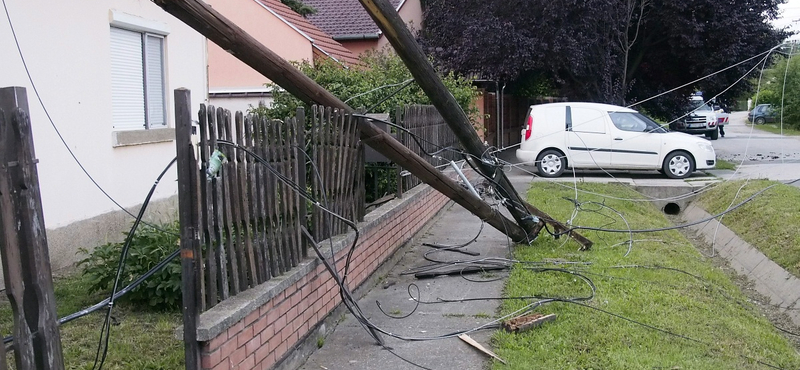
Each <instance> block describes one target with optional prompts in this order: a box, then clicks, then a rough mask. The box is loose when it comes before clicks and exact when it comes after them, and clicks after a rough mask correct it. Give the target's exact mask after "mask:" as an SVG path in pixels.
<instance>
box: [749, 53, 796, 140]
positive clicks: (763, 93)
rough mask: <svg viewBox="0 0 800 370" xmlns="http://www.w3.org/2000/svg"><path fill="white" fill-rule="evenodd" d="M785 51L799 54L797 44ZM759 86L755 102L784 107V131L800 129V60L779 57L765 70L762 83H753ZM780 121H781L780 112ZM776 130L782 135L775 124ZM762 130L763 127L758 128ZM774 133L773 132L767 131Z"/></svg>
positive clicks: (755, 93)
mask: <svg viewBox="0 0 800 370" xmlns="http://www.w3.org/2000/svg"><path fill="white" fill-rule="evenodd" d="M785 49H786V50H783V51H784V52H785V53H787V54H795V53H797V46H796V44H788V47H787V48H785ZM751 84H752V85H753V86H757V87H758V90H757V91H756V92H754V95H753V97H752V99H753V101H754V102H756V103H758V104H765V103H767V104H772V107H773V108H779V107H781V106H783V122H784V129H787V128H791V129H794V130H798V129H800V60H798V58H788V57H786V56H784V55H781V54H779V55H777V56H775V57H774V58H773V64H772V66H771V67H770V68H767V69H765V70H764V73H763V76H762V77H761V83H760V84H759V83H758V80H757V79H754V80H753V83H751ZM778 114H779V116H778V119H779V120H780V111H779V113H778ZM773 126H774V128H775V129H777V130H778V133H780V127H779V126H778V125H777V124H775V125H773ZM757 127H758V128H761V126H757ZM767 131H770V132H774V131H771V130H767Z"/></svg>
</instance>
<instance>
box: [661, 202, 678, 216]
mask: <svg viewBox="0 0 800 370" xmlns="http://www.w3.org/2000/svg"><path fill="white" fill-rule="evenodd" d="M664 213H666V214H668V215H677V214H678V213H681V206H679V205H678V203H674V202H670V203H667V204H666V205H665V206H664Z"/></svg>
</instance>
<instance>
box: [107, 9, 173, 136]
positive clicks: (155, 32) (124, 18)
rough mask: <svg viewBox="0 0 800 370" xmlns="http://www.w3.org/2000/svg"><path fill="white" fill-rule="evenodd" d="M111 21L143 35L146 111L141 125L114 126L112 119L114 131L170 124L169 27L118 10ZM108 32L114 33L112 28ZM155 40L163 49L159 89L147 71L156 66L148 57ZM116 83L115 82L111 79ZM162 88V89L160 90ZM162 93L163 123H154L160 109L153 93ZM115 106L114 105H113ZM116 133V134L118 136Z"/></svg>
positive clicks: (137, 129) (143, 75) (118, 27)
mask: <svg viewBox="0 0 800 370" xmlns="http://www.w3.org/2000/svg"><path fill="white" fill-rule="evenodd" d="M109 21H110V22H109V23H110V28H116V29H119V30H123V31H129V32H135V33H138V34H139V35H140V37H141V46H142V49H141V52H140V58H141V62H142V76H141V78H142V89H143V100H142V108H143V110H144V123H143V125H142V127H141V128H131V127H114V126H113V125H114V124H115V122H113V120H112V129H113V130H114V131H120V132H122V131H140V130H158V129H162V128H168V127H169V121H170V120H169V111H168V109H167V107H168V104H169V102H168V95H167V65H166V59H167V55H166V46H167V45H166V36H167V35H168V34H169V27H168V26H167V24H165V23H161V22H157V21H152V20H148V19H144V18H141V17H137V16H134V15H131V14H127V13H123V12H119V11H116V10H111V11H110V12H109ZM109 32H113V31H111V30H109ZM154 39H158V40H160V43H161V47H160V52H161V55H160V57H159V58H158V62H160V63H161V65H160V68H159V70H160V72H161V75H160V76H158V78H157V79H159V80H160V84H161V86H160V87H161V88H160V89H156V90H154V89H152V88H148V83H149V81H148V79H149V77H152V74H148V73H149V72H150V71H148V69H149V68H148V67H153V66H152V65H148V63H150V62H152V60H149V59H153V58H149V56H150V55H149V54H148V53H149V51H148V50H150V48H149V47H148V43H150V42H152V41H153V40H154ZM112 83H113V82H112ZM159 90H160V91H159ZM154 92H155V93H160V95H161V97H160V99H158V100H160V105H161V107H160V108H161V112H160V114H161V117H162V121H163V122H158V123H156V122H154V121H155V120H156V119H157V117H156V116H157V112H156V111H155V110H154V109H158V108H157V107H156V108H153V107H152V99H151V98H153V95H152V94H153V93H154ZM112 109H113V108H112ZM115 136H117V135H115ZM115 141H116V142H115V145H130V144H129V143H121V142H119V140H115Z"/></svg>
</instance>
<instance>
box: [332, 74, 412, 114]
mask: <svg viewBox="0 0 800 370" xmlns="http://www.w3.org/2000/svg"><path fill="white" fill-rule="evenodd" d="M411 82H414V79H413V78H409V79H407V80H405V81H402V82H398V83H395V84H388V85H383V86H378V87H376V88H374V89H372V90H369V91H365V92H363V93H360V94H356V95H353V96H351V97H349V98H347V100H345V101H344V102H343V103H345V104H347V102H349V101H351V100H353V99H355V98H358V97H360V96H364V95H367V94H369V93H372V92H375V91H378V90H382V89H385V88H387V87H395V86H400V85H404V86H403V87H405V86H407V84H409V83H411ZM401 89H402V88H401ZM395 94H396V93H395ZM392 95H394V94H392ZM378 105H380V104H378ZM369 111H370V110H367V112H369Z"/></svg>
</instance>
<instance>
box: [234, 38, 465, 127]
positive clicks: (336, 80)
mask: <svg viewBox="0 0 800 370" xmlns="http://www.w3.org/2000/svg"><path fill="white" fill-rule="evenodd" d="M359 61H360V62H361V65H360V66H350V67H349V68H343V67H342V66H341V65H340V64H339V63H337V62H335V61H333V60H331V59H320V60H317V61H315V63H314V64H311V63H310V62H308V61H303V62H302V63H295V65H296V66H297V68H299V69H300V71H302V72H303V73H304V74H305V75H306V76H308V77H310V78H311V79H312V80H314V81H315V82H316V83H317V84H319V85H320V86H322V87H324V88H325V89H326V90H328V91H330V92H331V93H332V94H333V95H335V96H336V97H337V98H339V99H341V100H342V101H345V102H347V105H349V106H350V107H353V108H356V109H357V108H362V107H363V108H368V107H371V106H373V105H374V104H377V103H378V102H379V101H380V100H381V99H382V98H383V97H385V96H388V95H389V94H391V93H392V92H394V91H395V90H397V89H398V88H399V87H400V86H399V84H401V83H402V82H403V81H406V80H408V79H410V78H411V72H409V71H408V68H406V66H405V64H403V61H402V60H401V59H400V57H399V56H397V54H395V53H394V51H392V50H391V49H386V50H383V51H380V52H379V51H369V52H366V53H364V54H362V55H361V56H360V57H359ZM442 81H443V82H444V84H445V86H447V88H448V89H449V90H450V93H452V94H453V96H454V97H455V98H456V101H458V104H459V105H460V106H461V108H462V109H464V111H465V112H466V113H467V114H468V115H470V117H473V118H474V117H476V115H477V112H478V110H477V108H476V107H475V105H474V103H475V99H476V98H477V97H478V91H477V89H475V87H473V86H472V81H471V80H469V79H467V78H463V77H460V76H456V75H455V74H452V73H450V74H447V75H444V76H442ZM395 84H397V85H398V86H389V85H395ZM267 86H268V87H272V88H273V93H272V97H273V103H272V106H271V107H266V106H259V107H253V108H251V110H250V111H251V112H253V113H256V114H259V115H264V116H268V117H273V118H283V117H291V116H294V114H295V111H296V109H297V108H298V107H301V106H304V105H303V103H302V102H301V101H300V100H299V99H297V98H295V97H294V96H293V95H292V94H290V93H288V92H287V91H286V90H283V89H281V88H280V87H279V86H278V85H274V84H267ZM381 87H382V88H381ZM359 94H361V95H359ZM407 104H430V99H428V97H427V96H426V95H425V93H424V92H423V91H422V89H421V88H420V87H419V86H418V85H417V84H416V83H412V84H411V85H409V86H408V87H406V88H405V89H403V90H402V91H400V92H399V93H397V94H396V95H394V96H393V97H392V98H390V99H388V100H386V101H385V102H383V103H381V104H380V105H379V106H378V107H376V108H375V109H373V110H372V111H370V112H368V113H392V114H393V113H394V109H395V108H396V107H398V106H403V105H407ZM473 121H474V119H473Z"/></svg>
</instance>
